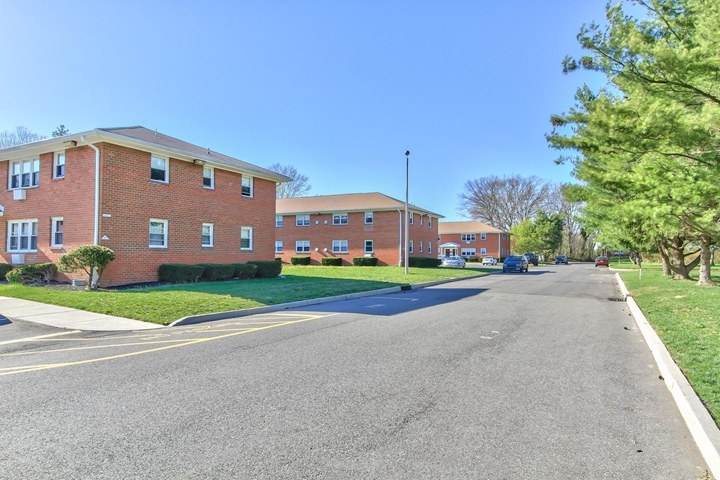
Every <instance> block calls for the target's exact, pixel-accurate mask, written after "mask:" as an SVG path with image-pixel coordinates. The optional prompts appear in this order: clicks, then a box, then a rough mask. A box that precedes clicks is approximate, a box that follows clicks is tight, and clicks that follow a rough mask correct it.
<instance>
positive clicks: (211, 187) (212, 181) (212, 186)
mask: <svg viewBox="0 0 720 480" xmlns="http://www.w3.org/2000/svg"><path fill="white" fill-rule="evenodd" d="M202 169H203V172H202V176H203V188H206V189H208V190H215V169H214V168H213V167H208V166H207V165H203V167H202ZM205 170H209V171H210V177H209V178H210V185H209V186H208V185H205V179H206V178H208V177H206V176H205Z"/></svg>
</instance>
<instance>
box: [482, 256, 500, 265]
mask: <svg viewBox="0 0 720 480" xmlns="http://www.w3.org/2000/svg"><path fill="white" fill-rule="evenodd" d="M482 264H483V265H497V259H496V258H495V257H485V258H483V261H482Z"/></svg>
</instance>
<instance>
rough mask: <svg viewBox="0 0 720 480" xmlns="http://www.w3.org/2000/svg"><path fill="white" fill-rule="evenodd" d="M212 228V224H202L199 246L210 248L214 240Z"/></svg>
mask: <svg viewBox="0 0 720 480" xmlns="http://www.w3.org/2000/svg"><path fill="white" fill-rule="evenodd" d="M214 230H215V229H214V227H213V224H212V223H203V224H202V242H201V244H200V245H201V246H203V247H212V246H213V242H214V238H213V236H214V235H213V233H214Z"/></svg>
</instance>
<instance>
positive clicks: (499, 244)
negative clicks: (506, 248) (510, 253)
mask: <svg viewBox="0 0 720 480" xmlns="http://www.w3.org/2000/svg"><path fill="white" fill-rule="evenodd" d="M497 236H498V262H499V261H500V257H502V255H500V246H501V245H502V243H500V232H498V234H497Z"/></svg>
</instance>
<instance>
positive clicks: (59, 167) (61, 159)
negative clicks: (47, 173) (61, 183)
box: [53, 152, 65, 178]
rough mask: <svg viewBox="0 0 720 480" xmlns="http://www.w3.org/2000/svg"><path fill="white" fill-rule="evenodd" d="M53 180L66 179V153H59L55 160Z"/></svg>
mask: <svg viewBox="0 0 720 480" xmlns="http://www.w3.org/2000/svg"><path fill="white" fill-rule="evenodd" d="M53 178H65V152H57V153H56V154H55V160H53Z"/></svg>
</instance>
